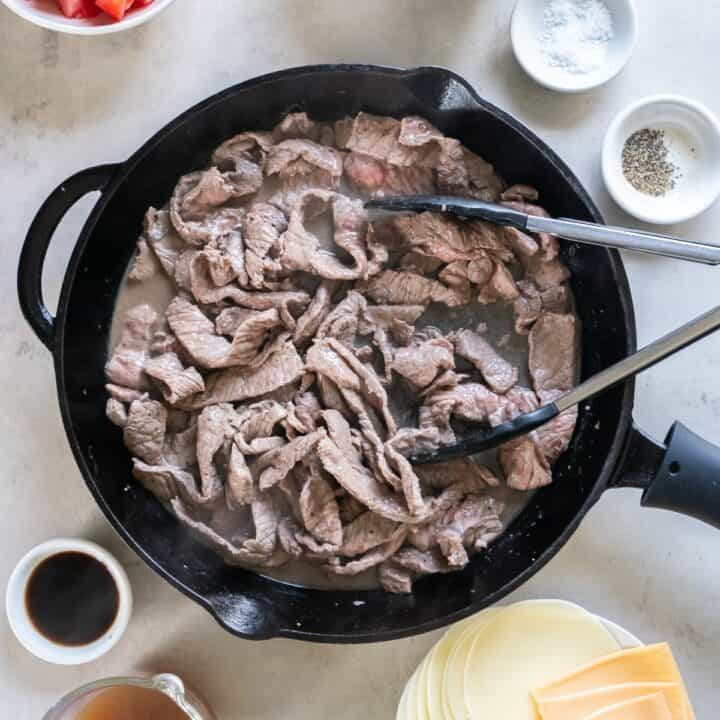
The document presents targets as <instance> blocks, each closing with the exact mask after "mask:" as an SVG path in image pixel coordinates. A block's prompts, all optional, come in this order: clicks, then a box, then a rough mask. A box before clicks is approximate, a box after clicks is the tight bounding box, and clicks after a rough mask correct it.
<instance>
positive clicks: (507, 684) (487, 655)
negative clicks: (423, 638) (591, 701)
mask: <svg viewBox="0 0 720 720" xmlns="http://www.w3.org/2000/svg"><path fill="white" fill-rule="evenodd" d="M617 650H618V643H617V641H616V640H615V638H613V636H612V635H611V634H610V632H608V630H607V629H606V628H605V627H604V626H603V625H602V623H600V621H599V620H598V619H597V618H595V617H594V616H593V615H591V614H590V613H588V612H587V611H585V610H583V609H582V608H579V607H577V606H574V605H570V604H568V603H563V602H555V601H535V602H530V603H518V604H517V605H512V606H510V607H508V608H505V609H504V610H503V611H502V612H501V613H499V614H498V615H497V616H496V617H495V618H493V619H492V620H491V621H490V622H489V623H488V624H487V625H486V626H485V627H484V629H483V630H482V632H480V633H478V634H477V636H476V637H475V639H474V642H473V643H472V646H471V648H470V652H469V653H468V656H467V662H466V665H465V676H464V688H465V704H466V706H467V709H468V716H469V717H470V718H471V719H472V720H487V718H502V719H503V720H535V719H536V718H537V712H536V710H535V706H534V703H533V700H532V697H531V695H530V690H531V689H532V688H534V687H537V686H538V685H543V684H545V683H548V682H550V681H551V679H552V678H555V677H558V676H560V675H563V674H564V673H568V672H570V671H571V670H572V669H573V668H576V667H578V666H580V665H583V664H585V663H588V662H590V661H591V660H594V659H596V658H599V657H602V656H603V655H608V654H610V653H614V652H616V651H617ZM455 720H464V718H455Z"/></svg>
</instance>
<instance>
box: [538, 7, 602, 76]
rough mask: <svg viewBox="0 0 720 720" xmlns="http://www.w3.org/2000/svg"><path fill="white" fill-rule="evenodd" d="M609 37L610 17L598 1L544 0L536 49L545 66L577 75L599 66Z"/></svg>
mask: <svg viewBox="0 0 720 720" xmlns="http://www.w3.org/2000/svg"><path fill="white" fill-rule="evenodd" d="M612 37H613V23H612V15H611V14H610V11H609V10H608V7H607V5H606V4H605V3H604V2H602V0H548V2H546V3H545V8H544V11H543V25H542V32H541V34H540V38H539V39H540V48H541V50H542V54H543V55H544V56H545V59H546V61H547V63H548V65H550V66H552V67H557V68H561V69H562V70H565V71H567V72H569V73H573V74H581V75H584V74H586V73H589V72H591V71H592V70H595V69H596V68H598V67H600V66H601V65H602V64H603V62H604V61H605V59H606V56H607V49H608V44H609V42H610V40H612Z"/></svg>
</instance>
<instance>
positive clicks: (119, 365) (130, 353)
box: [105, 305, 158, 390]
mask: <svg viewBox="0 0 720 720" xmlns="http://www.w3.org/2000/svg"><path fill="white" fill-rule="evenodd" d="M157 322H158V315H157V313H156V312H155V311H154V310H153V309H152V308H151V307H150V306H149V305H138V306H137V307H134V308H132V309H131V310H129V311H128V312H127V313H126V315H125V318H124V325H123V331H122V334H121V335H120V341H119V342H118V344H117V345H116V346H115V349H114V350H113V353H112V356H111V357H110V360H109V361H108V362H107V364H106V365H105V377H106V378H107V379H108V380H109V381H110V382H111V383H113V384H115V385H119V386H121V387H124V388H131V389H135V390H144V389H147V388H148V387H149V385H148V380H147V377H146V376H145V371H144V368H145V363H146V361H147V358H148V351H149V348H150V342H151V341H152V337H153V335H154V333H155V328H156V327H157Z"/></svg>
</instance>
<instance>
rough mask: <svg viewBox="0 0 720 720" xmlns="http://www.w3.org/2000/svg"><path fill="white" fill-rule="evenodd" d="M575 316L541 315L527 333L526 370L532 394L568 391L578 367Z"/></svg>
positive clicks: (573, 381) (547, 313)
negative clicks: (527, 354)
mask: <svg viewBox="0 0 720 720" xmlns="http://www.w3.org/2000/svg"><path fill="white" fill-rule="evenodd" d="M577 342H578V340H577V332H576V327H575V316H574V315H570V314H565V315H558V314H556V313H549V312H546V313H542V314H541V315H540V317H539V318H538V320H537V322H536V323H535V325H533V329H532V330H531V331H530V337H529V338H528V343H529V346H530V356H529V358H528V366H529V368H530V375H531V377H532V379H533V386H534V387H535V392H537V393H540V392H543V391H548V390H563V391H565V390H570V388H572V387H573V385H574V384H575V368H576V367H577Z"/></svg>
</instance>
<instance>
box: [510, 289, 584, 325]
mask: <svg viewBox="0 0 720 720" xmlns="http://www.w3.org/2000/svg"><path fill="white" fill-rule="evenodd" d="M518 288H519V289H520V291H521V292H522V295H520V297H518V299H517V300H515V302H514V304H513V312H514V314H515V332H516V333H518V334H519V335H527V334H529V332H530V330H531V329H532V326H533V325H534V324H535V321H536V320H537V319H538V318H539V317H540V313H541V312H542V311H543V310H544V311H546V312H550V313H557V314H559V315H565V314H567V313H569V312H570V311H571V310H572V292H571V290H570V288H569V287H568V286H567V285H557V286H553V287H550V288H548V289H547V290H540V288H539V287H538V286H537V285H536V284H535V283H534V282H533V281H532V280H521V281H520V282H519V283H518Z"/></svg>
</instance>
